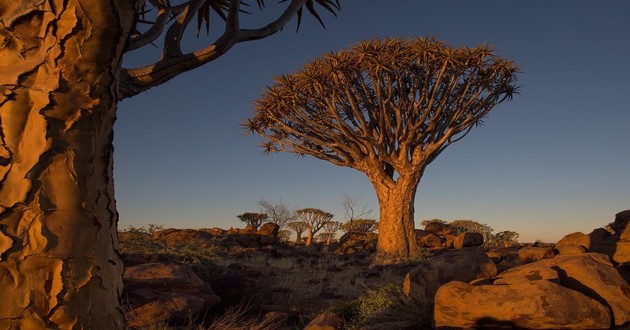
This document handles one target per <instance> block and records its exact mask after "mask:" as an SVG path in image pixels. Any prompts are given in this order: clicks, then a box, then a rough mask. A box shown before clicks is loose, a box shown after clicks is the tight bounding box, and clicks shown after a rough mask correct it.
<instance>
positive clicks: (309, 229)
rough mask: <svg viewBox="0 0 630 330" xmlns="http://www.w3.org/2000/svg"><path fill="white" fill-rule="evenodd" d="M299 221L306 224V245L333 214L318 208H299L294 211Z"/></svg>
mask: <svg viewBox="0 0 630 330" xmlns="http://www.w3.org/2000/svg"><path fill="white" fill-rule="evenodd" d="M295 213H296V214H297V216H298V218H299V219H300V221H302V222H304V224H306V235H307V236H306V245H307V246H308V245H311V243H313V235H315V234H317V232H318V231H320V230H321V229H322V228H323V227H324V225H325V224H326V223H327V222H329V221H330V220H331V219H332V217H333V215H332V214H331V213H328V212H324V211H322V210H320V209H313V208H307V209H300V210H297V211H295Z"/></svg>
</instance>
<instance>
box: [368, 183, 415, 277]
mask: <svg viewBox="0 0 630 330" xmlns="http://www.w3.org/2000/svg"><path fill="white" fill-rule="evenodd" d="M420 177H421V173H416V174H410V175H409V176H406V177H403V176H401V177H399V178H398V180H396V181H395V183H394V184H389V185H387V184H384V183H383V181H382V180H379V179H374V180H370V181H372V184H373V186H374V189H375V191H376V196H377V198H378V204H379V209H380V221H379V224H378V242H377V247H376V250H377V252H376V255H375V257H374V260H373V264H375V265H384V264H399V263H405V262H408V261H410V260H412V259H413V258H415V257H416V256H417V253H418V250H417V244H416V237H415V223H414V218H413V214H414V206H413V203H414V199H415V195H416V189H417V186H418V183H419V181H420Z"/></svg>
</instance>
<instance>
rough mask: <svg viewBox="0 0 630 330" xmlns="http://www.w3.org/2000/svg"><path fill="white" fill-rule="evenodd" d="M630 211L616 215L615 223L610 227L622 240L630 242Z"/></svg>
mask: <svg viewBox="0 0 630 330" xmlns="http://www.w3.org/2000/svg"><path fill="white" fill-rule="evenodd" d="M628 222H630V210H625V211H622V212H619V213H617V214H616V215H615V221H614V222H613V223H612V224H610V227H612V229H613V230H614V231H615V233H616V234H618V235H619V236H620V238H621V239H622V240H630V226H628Z"/></svg>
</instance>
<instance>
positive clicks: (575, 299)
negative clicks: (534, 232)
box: [434, 280, 611, 329]
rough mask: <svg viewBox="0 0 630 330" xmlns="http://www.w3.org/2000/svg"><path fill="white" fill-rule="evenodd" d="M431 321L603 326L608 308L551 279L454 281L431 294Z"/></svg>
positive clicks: (511, 325)
mask: <svg viewBox="0 0 630 330" xmlns="http://www.w3.org/2000/svg"><path fill="white" fill-rule="evenodd" d="M434 320H435V326H436V328H438V329H452V328H457V329H459V328H466V329H467V328H512V329H513V328H524V329H608V328H609V327H610V324H611V316H610V312H609V311H608V309H607V308H606V307H605V306H604V305H602V304H601V303H599V302H598V301H596V300H594V299H592V298H589V297H587V296H585V295H584V294H582V293H580V292H577V291H574V290H571V289H568V288H565V287H563V286H561V285H559V284H556V283H553V282H550V281H545V280H541V281H529V282H522V283H516V284H510V285H480V286H473V285H470V284H468V283H464V282H459V281H454V282H450V283H448V284H445V285H443V286H442V287H440V289H439V290H438V291H437V294H436V296H435V309H434Z"/></svg>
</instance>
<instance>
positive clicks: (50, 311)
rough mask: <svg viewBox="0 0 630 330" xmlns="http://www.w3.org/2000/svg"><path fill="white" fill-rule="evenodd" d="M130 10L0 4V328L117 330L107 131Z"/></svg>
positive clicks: (117, 0) (57, 3)
mask: <svg viewBox="0 0 630 330" xmlns="http://www.w3.org/2000/svg"><path fill="white" fill-rule="evenodd" d="M133 5H134V1H125V0H50V1H41V0H23V1H3V2H0V13H2V14H0V45H1V46H0V72H1V74H0V128H1V131H0V133H1V134H0V144H1V145H0V180H1V181H0V293H1V294H0V295H1V296H2V299H1V300H2V302H1V303H0V328H2V329H5V328H11V329H44V328H52V329H80V328H84V329H116V328H122V327H123V326H124V319H123V313H122V310H121V307H120V303H119V299H120V293H121V291H122V270H123V265H122V261H121V259H120V256H119V254H118V251H117V246H118V239H117V228H116V227H117V222H118V213H117V211H116V204H115V200H114V186H113V178H112V170H113V166H112V152H113V147H112V139H113V133H112V127H113V124H114V120H115V117H116V100H117V96H116V90H117V79H118V72H119V68H120V62H121V56H122V54H123V51H124V47H125V43H126V41H127V37H128V35H129V32H130V30H131V29H132V26H133V24H134V19H135V9H134V8H133Z"/></svg>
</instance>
